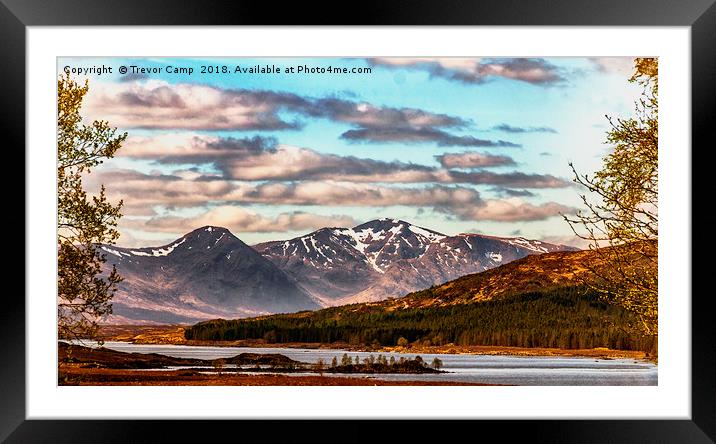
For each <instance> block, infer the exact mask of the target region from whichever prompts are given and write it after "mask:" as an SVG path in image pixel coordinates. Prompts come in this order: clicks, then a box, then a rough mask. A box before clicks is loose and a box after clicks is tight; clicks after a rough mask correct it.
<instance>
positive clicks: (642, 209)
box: [565, 58, 659, 334]
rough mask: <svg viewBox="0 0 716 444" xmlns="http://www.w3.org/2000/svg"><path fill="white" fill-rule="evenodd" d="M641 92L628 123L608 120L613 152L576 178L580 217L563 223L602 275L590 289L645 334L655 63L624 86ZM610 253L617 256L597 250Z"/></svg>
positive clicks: (638, 66)
mask: <svg viewBox="0 0 716 444" xmlns="http://www.w3.org/2000/svg"><path fill="white" fill-rule="evenodd" d="M629 81H630V82H636V83H638V84H639V85H641V86H642V88H643V92H642V96H641V98H640V99H639V100H638V101H637V102H636V103H635V112H634V116H633V117H630V118H627V119H619V118H617V119H614V118H611V117H609V116H607V119H608V120H609V123H610V125H611V129H610V130H609V131H608V132H607V138H606V143H607V144H609V145H611V146H612V147H613V149H612V151H611V152H610V153H609V154H608V155H606V156H605V158H604V160H603V166H602V169H601V170H599V171H597V172H596V173H595V174H594V175H593V176H589V175H587V174H579V173H577V171H576V169H575V168H574V166H573V165H572V164H570V166H571V167H572V170H573V172H574V175H575V179H574V180H575V182H577V183H578V184H579V185H581V186H583V187H585V188H586V189H587V191H588V192H589V195H588V196H587V195H582V196H581V198H582V201H583V203H584V205H585V207H586V211H580V212H578V213H577V214H576V216H573V217H571V216H565V219H566V220H567V222H569V224H570V226H571V227H572V229H573V231H574V232H575V234H576V235H577V236H579V237H581V238H582V239H586V240H588V241H589V243H590V248H591V249H595V250H596V251H597V252H598V253H599V254H600V255H601V256H602V259H604V261H605V262H606V263H607V264H609V266H608V267H606V268H600V270H598V271H597V270H596V269H595V270H592V272H593V273H592V274H593V275H596V277H597V279H590V283H589V285H590V286H592V288H594V289H595V290H597V291H599V292H600V293H601V294H602V296H603V297H604V298H606V299H607V300H609V301H610V302H612V303H616V304H619V305H621V306H623V307H624V308H626V309H628V310H631V311H633V312H635V313H636V314H637V315H638V324H639V325H640V327H641V328H642V329H643V330H644V331H646V332H647V333H648V334H656V333H657V330H658V323H657V317H658V275H657V268H658V267H657V261H658V234H659V224H658V222H659V215H658V192H659V188H658V179H659V177H658V147H659V146H658V129H659V126H658V60H657V59H655V58H638V59H636V61H635V71H634V74H633V76H632V77H631V78H630V79H629ZM604 246H613V247H616V248H601V247H604Z"/></svg>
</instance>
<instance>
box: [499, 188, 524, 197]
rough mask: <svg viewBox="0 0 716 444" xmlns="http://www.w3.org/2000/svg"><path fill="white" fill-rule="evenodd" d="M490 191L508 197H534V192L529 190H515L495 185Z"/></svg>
mask: <svg viewBox="0 0 716 444" xmlns="http://www.w3.org/2000/svg"><path fill="white" fill-rule="evenodd" d="M492 191H494V192H496V193H499V194H501V195H504V196H510V197H534V196H535V193H533V192H532V191H529V190H515V189H512V188H503V187H495V188H493V189H492Z"/></svg>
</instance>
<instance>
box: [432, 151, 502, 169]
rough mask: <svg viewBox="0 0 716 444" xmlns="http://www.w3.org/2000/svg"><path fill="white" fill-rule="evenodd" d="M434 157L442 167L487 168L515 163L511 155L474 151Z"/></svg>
mask: <svg viewBox="0 0 716 444" xmlns="http://www.w3.org/2000/svg"><path fill="white" fill-rule="evenodd" d="M435 159H436V160H437V161H438V162H440V165H442V166H443V167H444V168H487V167H496V166H509V165H515V161H514V159H512V158H511V157H508V156H502V155H493V154H483V153H478V152H475V151H466V152H463V153H446V154H440V155H437V156H435Z"/></svg>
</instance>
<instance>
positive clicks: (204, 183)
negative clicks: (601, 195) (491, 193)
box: [97, 170, 572, 229]
mask: <svg viewBox="0 0 716 444" xmlns="http://www.w3.org/2000/svg"><path fill="white" fill-rule="evenodd" d="M97 175H99V176H101V180H103V181H104V182H108V181H110V180H111V181H112V183H113V186H112V187H111V189H109V190H108V197H109V199H110V200H113V201H114V200H119V199H124V200H125V202H132V203H133V205H134V206H136V207H142V206H144V207H146V208H148V209H150V208H152V207H155V206H161V207H163V208H165V209H169V210H172V209H175V208H182V207H183V208H192V207H197V206H206V205H220V206H226V205H232V206H238V205H251V204H265V205H293V206H316V205H319V206H331V205H335V206H349V207H391V206H409V207H418V208H433V209H434V210H435V211H438V212H441V213H444V214H448V215H453V216H456V217H458V218H460V219H463V220H494V221H509V222H515V221H532V220H542V219H546V218H549V217H552V216H554V215H557V214H559V212H571V211H572V209H571V208H569V207H566V206H563V205H560V204H558V203H555V202H548V203H545V204H541V205H532V204H529V203H526V202H523V201H521V200H520V199H517V198H509V199H483V198H482V196H481V194H480V193H479V191H477V190H475V189H474V188H471V187H465V186H459V185H458V186H456V185H453V186H447V185H430V186H425V187H420V186H412V187H395V186H385V185H380V184H370V183H356V182H340V181H330V180H325V181H302V182H264V183H247V182H232V181H226V180H222V179H217V178H211V177H206V176H201V177H199V178H195V179H191V180H189V179H184V178H181V177H179V176H173V175H160V174H156V175H151V174H142V173H138V172H134V171H126V170H115V171H113V172H110V173H102V174H97ZM157 220H159V219H157ZM242 220H245V219H242ZM194 222H196V223H198V222H197V221H194ZM274 222H275V223H278V222H280V221H278V220H277V221H274ZM246 223H248V222H246ZM292 223H294V224H295V223H297V221H296V220H294V221H293V222H292ZM257 224H259V222H255V224H254V225H251V226H252V227H254V228H252V229H257V228H255V227H257V226H259V225H257ZM261 224H263V225H262V226H267V223H265V222H261ZM294 226H295V225H294ZM157 228H158V229H160V228H161V226H160V225H157ZM267 229H268V228H267Z"/></svg>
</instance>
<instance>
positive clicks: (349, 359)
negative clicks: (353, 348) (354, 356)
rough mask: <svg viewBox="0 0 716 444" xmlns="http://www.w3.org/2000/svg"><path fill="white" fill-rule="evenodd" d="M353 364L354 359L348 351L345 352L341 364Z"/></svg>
mask: <svg viewBox="0 0 716 444" xmlns="http://www.w3.org/2000/svg"><path fill="white" fill-rule="evenodd" d="M351 364H353V360H351V358H350V356H348V353H343V357H342V358H341V365H343V366H346V365H351Z"/></svg>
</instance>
